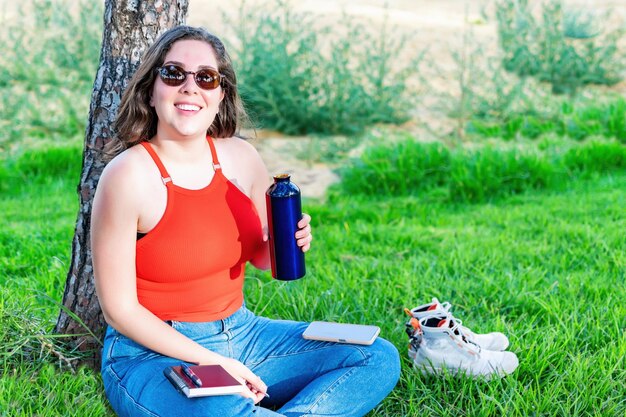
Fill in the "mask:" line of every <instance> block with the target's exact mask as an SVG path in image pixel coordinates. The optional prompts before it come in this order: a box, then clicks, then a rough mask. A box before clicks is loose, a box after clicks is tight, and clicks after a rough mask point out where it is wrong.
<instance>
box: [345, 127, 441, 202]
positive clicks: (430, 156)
mask: <svg viewBox="0 0 626 417" xmlns="http://www.w3.org/2000/svg"><path fill="white" fill-rule="evenodd" d="M449 173H450V151H449V150H448V148H446V147H445V146H444V145H442V144H440V143H431V144H423V143H419V142H417V141H416V140H414V139H413V138H408V139H406V140H403V141H401V142H398V143H396V144H388V145H381V146H376V147H372V148H369V149H368V150H367V151H366V152H365V153H364V154H363V156H362V157H361V159H360V160H357V161H356V162H355V165H353V166H352V167H350V168H348V169H346V170H344V171H343V173H342V185H343V189H344V190H345V191H346V192H348V193H365V194H371V195H376V194H385V195H395V194H411V193H412V192H413V191H415V190H425V189H430V188H434V187H438V186H441V185H444V184H445V183H446V181H447V177H448V175H449Z"/></svg>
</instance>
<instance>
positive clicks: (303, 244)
mask: <svg viewBox="0 0 626 417" xmlns="http://www.w3.org/2000/svg"><path fill="white" fill-rule="evenodd" d="M310 222H311V216H309V215H308V214H306V213H302V219H301V220H300V221H299V222H298V227H299V228H300V229H299V230H298V231H297V232H296V242H297V244H298V246H299V247H300V248H302V252H306V251H308V250H309V249H311V241H312V240H313V234H312V233H311V224H310Z"/></svg>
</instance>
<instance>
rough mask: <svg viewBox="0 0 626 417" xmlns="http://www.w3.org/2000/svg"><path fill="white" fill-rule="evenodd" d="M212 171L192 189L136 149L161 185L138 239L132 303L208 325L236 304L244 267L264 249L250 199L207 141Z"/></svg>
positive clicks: (239, 300)
mask: <svg viewBox="0 0 626 417" xmlns="http://www.w3.org/2000/svg"><path fill="white" fill-rule="evenodd" d="M207 141H208V142H209V145H210V148H211V154H212V157H213V169H214V171H215V174H214V175H213V179H212V180H211V183H210V184H209V185H208V186H206V187H205V188H202V189H199V190H190V189H186V188H182V187H179V186H177V185H176V184H174V183H172V180H171V178H170V176H169V174H168V173H167V170H166V169H165V166H164V165H163V163H162V162H161V160H160V159H159V157H158V155H157V154H156V152H155V151H154V149H153V148H152V146H151V145H150V144H149V143H148V142H143V143H142V145H143V147H144V148H145V149H146V150H147V151H148V153H149V154H150V156H151V157H152V159H153V160H154V162H155V164H156V165H157V167H158V168H159V171H160V173H161V177H162V179H163V183H164V184H165V186H166V188H167V205H166V208H165V213H164V214H163V217H162V218H161V220H160V221H159V222H158V223H157V225H156V226H155V227H154V228H153V229H152V230H151V231H150V232H149V233H148V234H146V235H145V236H144V237H143V238H141V239H140V240H138V241H137V253H136V267H137V296H138V298H139V303H140V304H141V305H143V306H144V307H146V308H147V309H148V310H150V311H151V312H153V313H154V314H155V315H156V316H157V317H159V318H160V319H161V320H178V321H195V322H198V321H214V320H219V319H223V318H225V317H228V316H229V315H231V314H232V313H234V312H235V311H236V310H237V309H238V308H239V307H241V305H242V304H243V280H244V273H245V264H246V262H247V261H249V260H250V259H251V258H252V257H253V256H254V254H255V253H256V252H257V251H258V250H259V249H261V247H262V245H263V234H262V231H261V222H260V219H259V215H258V213H257V211H256V208H255V207H254V204H253V203H252V201H251V200H250V199H249V198H248V197H247V196H246V195H245V194H244V193H243V192H241V190H239V188H237V186H235V185H234V184H233V183H232V182H230V181H229V180H228V179H227V178H226V177H225V176H224V174H223V173H222V169H221V167H220V164H219V161H218V159H217V152H216V151H215V145H214V144H213V139H211V138H210V137H208V136H207Z"/></svg>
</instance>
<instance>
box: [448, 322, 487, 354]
mask: <svg viewBox="0 0 626 417" xmlns="http://www.w3.org/2000/svg"><path fill="white" fill-rule="evenodd" d="M448 314H449V316H448V320H449V323H450V325H449V328H450V330H452V332H453V333H454V334H456V335H457V336H459V337H460V338H461V339H462V340H463V341H464V342H465V343H471V344H472V345H474V346H476V347H477V348H478V350H479V351H481V350H482V349H481V347H480V346H479V345H478V344H477V343H476V342H474V341H473V340H472V338H471V337H469V335H468V334H466V333H465V331H464V330H469V329H467V327H463V322H462V321H461V320H459V319H457V318H455V317H454V316H453V315H452V313H448Z"/></svg>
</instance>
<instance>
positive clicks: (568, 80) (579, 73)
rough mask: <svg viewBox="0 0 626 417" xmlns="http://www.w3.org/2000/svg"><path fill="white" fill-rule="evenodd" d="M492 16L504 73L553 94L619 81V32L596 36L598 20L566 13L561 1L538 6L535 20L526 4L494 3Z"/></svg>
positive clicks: (623, 64) (521, 0)
mask: <svg viewBox="0 0 626 417" xmlns="http://www.w3.org/2000/svg"><path fill="white" fill-rule="evenodd" d="M496 16H497V20H498V35H499V38H500V45H501V47H502V49H503V51H504V53H505V57H504V61H503V62H504V66H505V68H506V69H507V70H508V71H511V72H514V73H516V74H518V75H519V76H521V77H526V76H531V77H535V78H537V79H538V80H540V81H543V82H547V83H549V84H550V85H551V86H552V91H553V93H555V94H564V93H569V94H573V93H575V92H576V91H577V90H578V89H579V88H580V87H581V86H584V85H588V84H599V85H613V84H616V83H618V82H619V81H620V80H621V78H622V72H623V70H624V68H625V67H626V58H625V57H624V55H623V53H621V52H620V50H619V48H618V43H619V41H620V39H621V37H622V36H623V35H624V30H623V29H621V28H619V29H614V30H607V31H606V32H605V33H604V34H600V31H599V29H597V27H599V26H600V24H599V23H598V21H599V19H601V18H602V17H600V16H597V15H595V14H593V13H592V12H591V11H589V12H584V11H578V12H575V11H572V12H567V11H564V9H563V6H562V2H561V0H549V1H546V2H545V3H543V4H542V17H541V19H538V18H536V17H535V15H533V13H532V10H531V7H530V6H529V2H528V0H519V1H510V0H499V1H498V2H497V3H496ZM604 18H605V19H606V18H608V16H605V17H604Z"/></svg>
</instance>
